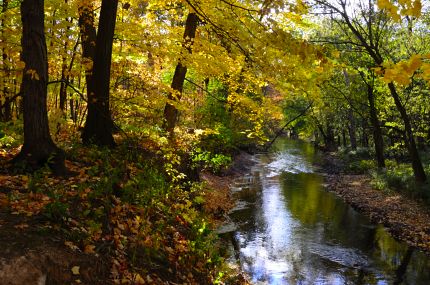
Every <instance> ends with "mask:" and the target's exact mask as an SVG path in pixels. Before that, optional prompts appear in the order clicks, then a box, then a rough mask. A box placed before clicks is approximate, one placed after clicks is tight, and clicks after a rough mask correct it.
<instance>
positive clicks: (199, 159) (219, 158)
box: [192, 148, 232, 173]
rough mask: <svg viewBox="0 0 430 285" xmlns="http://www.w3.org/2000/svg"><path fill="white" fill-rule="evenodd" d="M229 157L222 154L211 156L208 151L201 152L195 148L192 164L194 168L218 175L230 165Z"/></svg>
mask: <svg viewBox="0 0 430 285" xmlns="http://www.w3.org/2000/svg"><path fill="white" fill-rule="evenodd" d="M231 161H232V159H231V157H230V156H227V155H224V154H213V153H211V152H209V151H202V150H201V149H200V148H197V149H196V150H195V151H194V152H193V153H192V162H193V166H194V167H198V168H200V169H208V170H211V171H212V172H214V173H220V172H221V170H223V169H226V168H227V167H228V166H230V164H231Z"/></svg>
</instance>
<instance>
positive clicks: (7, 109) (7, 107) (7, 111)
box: [0, 0, 12, 122]
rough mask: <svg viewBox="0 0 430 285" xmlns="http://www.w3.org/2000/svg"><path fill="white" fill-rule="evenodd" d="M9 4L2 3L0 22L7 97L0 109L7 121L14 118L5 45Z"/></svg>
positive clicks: (4, 94) (4, 92) (5, 1)
mask: <svg viewBox="0 0 430 285" xmlns="http://www.w3.org/2000/svg"><path fill="white" fill-rule="evenodd" d="M8 6H9V1H8V0H4V1H3V4H2V9H1V13H2V14H1V15H0V17H1V19H0V20H1V23H0V30H1V41H2V42H3V47H2V59H3V67H2V69H3V70H4V74H3V76H2V77H3V79H2V84H3V86H2V91H3V95H2V97H3V98H5V101H4V103H3V105H1V103H0V106H1V109H3V110H1V109H0V120H2V121H4V122H7V121H10V120H11V119H12V116H11V101H10V100H9V96H10V95H11V94H10V87H9V82H10V77H11V75H10V67H9V58H8V52H7V47H6V46H5V42H6V35H5V28H6V19H7V18H6V16H5V14H6V11H7V9H8Z"/></svg>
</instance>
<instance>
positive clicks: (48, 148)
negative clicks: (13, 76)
mask: <svg viewBox="0 0 430 285" xmlns="http://www.w3.org/2000/svg"><path fill="white" fill-rule="evenodd" d="M21 19H22V28H23V34H22V53H21V57H22V60H23V62H24V63H25V67H24V72H23V78H22V83H21V93H22V96H23V101H24V102H23V106H24V144H23V146H22V149H21V152H20V153H19V154H18V156H17V157H15V159H14V161H15V162H20V161H24V162H26V163H27V166H29V167H30V168H31V169H35V168H38V167H40V166H42V165H43V164H45V163H47V162H48V163H49V165H50V167H51V168H52V170H53V171H54V173H56V174H64V173H65V171H66V169H65V166H64V153H63V151H62V150H61V149H59V148H58V147H57V146H56V145H55V144H54V142H53V141H52V139H51V135H50V133H49V125H48V114H47V106H46V97H47V91H48V90H47V82H48V59H47V48H46V40H45V30H44V1H43V0H23V1H22V2H21Z"/></svg>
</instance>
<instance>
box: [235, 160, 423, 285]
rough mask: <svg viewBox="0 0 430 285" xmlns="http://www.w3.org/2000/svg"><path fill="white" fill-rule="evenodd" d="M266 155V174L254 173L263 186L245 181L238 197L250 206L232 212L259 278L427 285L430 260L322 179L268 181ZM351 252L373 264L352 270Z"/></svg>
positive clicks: (244, 255)
mask: <svg viewBox="0 0 430 285" xmlns="http://www.w3.org/2000/svg"><path fill="white" fill-rule="evenodd" d="M298 155H299V154H298ZM308 155H310V154H308ZM261 158H262V160H261V164H260V165H259V167H260V168H261V173H259V172H255V173H254V174H255V176H254V179H253V180H254V181H257V182H258V183H254V184H253V188H252V187H249V185H246V179H245V180H244V181H242V184H243V185H242V186H241V187H243V189H242V190H243V191H241V193H240V199H241V200H243V201H246V202H248V203H249V204H248V205H249V206H250V207H249V208H247V209H242V210H240V211H237V212H235V213H233V214H232V215H231V217H232V219H233V220H234V221H235V222H236V223H237V224H238V226H239V230H238V231H237V232H236V234H235V235H234V237H236V241H237V244H236V246H235V247H236V250H238V252H239V251H240V256H239V258H240V259H241V262H242V266H243V269H244V270H246V271H247V272H248V273H249V274H250V275H251V276H253V278H254V280H255V281H257V280H260V281H263V282H269V284H272V283H273V284H302V283H305V284H318V283H320V282H321V280H326V281H328V282H331V281H333V284H334V283H338V282H339V281H340V282H342V281H344V282H346V283H348V284H378V283H380V281H382V280H385V282H390V283H389V284H392V282H397V283H394V284H402V283H404V284H427V283H428V280H430V276H429V274H430V273H429V272H426V269H427V270H428V269H429V262H430V261H429V260H428V259H426V258H415V254H412V252H410V251H411V250H410V249H408V248H407V247H406V246H405V245H403V244H399V243H398V242H396V241H395V240H394V239H393V238H392V237H391V236H390V235H389V234H388V233H387V232H386V231H385V230H384V229H383V227H382V226H376V225H373V224H371V223H370V221H369V220H368V219H367V218H365V217H364V216H362V215H360V214H359V213H357V212H356V211H355V210H353V209H352V208H351V207H349V206H348V205H347V204H345V203H344V202H343V201H341V200H340V199H338V198H337V197H336V196H335V195H333V194H332V193H328V192H327V191H324V190H323V189H322V186H321V184H322V177H320V176H319V175H317V174H312V173H299V174H292V173H285V172H284V173H281V174H280V175H279V176H275V177H265V176H264V175H265V174H264V173H265V171H264V170H265V168H264V167H265V164H268V163H271V162H272V160H271V159H269V158H270V157H269V156H267V157H266V159H267V161H266V159H265V158H264V156H262V157H261ZM259 178H261V180H259ZM284 212H285V213H284ZM311 245H317V247H318V248H320V249H321V250H320V252H318V253H314V252H312V250H310V248H311ZM324 246H325V249H326V251H324ZM330 249H331V251H330ZM330 252H332V254H329V253H330ZM342 252H343V253H345V254H342ZM348 252H351V256H350V257H349V258H348V257H345V255H347V254H346V253H348ZM354 253H357V254H358V256H363V258H364V259H367V260H370V263H369V264H368V265H367V266H366V265H365V264H364V263H363V264H364V265H362V266H361V265H355V263H354V262H352V263H351V264H350V265H348V262H349V261H353V260H355V259H356V258H355V257H354V256H355V255H354ZM272 263H273V264H272ZM272 265H274V266H275V267H274V268H275V269H274V270H272V269H273V268H272V267H271V266H272ZM277 270H278V271H277ZM273 272H275V273H273ZM387 284H388V283H387Z"/></svg>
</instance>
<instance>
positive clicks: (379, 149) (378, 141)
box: [367, 85, 385, 168]
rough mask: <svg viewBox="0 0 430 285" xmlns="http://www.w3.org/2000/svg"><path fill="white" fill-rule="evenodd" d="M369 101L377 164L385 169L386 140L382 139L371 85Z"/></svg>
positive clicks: (368, 87) (368, 92) (368, 95)
mask: <svg viewBox="0 0 430 285" xmlns="http://www.w3.org/2000/svg"><path fill="white" fill-rule="evenodd" d="M367 99H368V101H369V107H370V121H371V122H372V128H373V141H374V144H375V154H376V162H377V164H378V168H384V167H385V159H384V139H383V138H382V131H381V126H380V124H379V119H378V113H377V110H376V107H375V96H374V94H373V87H372V86H371V85H367Z"/></svg>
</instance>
